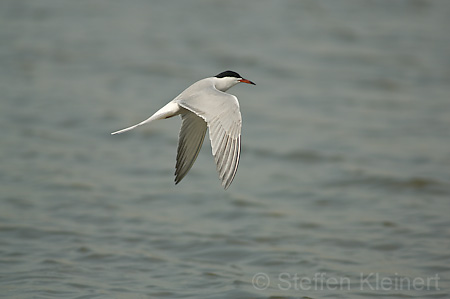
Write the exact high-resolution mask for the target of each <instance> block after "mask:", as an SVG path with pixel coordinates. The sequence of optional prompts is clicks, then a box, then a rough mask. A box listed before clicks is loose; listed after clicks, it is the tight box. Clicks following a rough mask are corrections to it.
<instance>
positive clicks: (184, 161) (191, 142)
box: [175, 111, 207, 184]
mask: <svg viewBox="0 0 450 299" xmlns="http://www.w3.org/2000/svg"><path fill="white" fill-rule="evenodd" d="M181 119H182V122H181V129H180V136H179V140H178V150H177V163H176V165H175V184H178V183H179V182H180V181H181V180H182V179H183V178H184V176H185V175H186V174H187V172H188V171H189V170H190V169H191V167H192V165H193V164H194V162H195V160H196V159H197V156H198V153H199V152H200V149H201V147H202V144H203V140H204V139H205V134H206V128H207V126H206V122H205V121H204V120H203V119H202V118H200V117H198V116H197V115H196V114H194V113H192V112H190V111H186V113H183V114H181Z"/></svg>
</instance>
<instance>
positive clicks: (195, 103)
mask: <svg viewBox="0 0 450 299" xmlns="http://www.w3.org/2000/svg"><path fill="white" fill-rule="evenodd" d="M240 82H242V83H248V84H253V85H255V83H253V82H252V81H250V80H247V79H244V78H242V76H241V75H239V74H238V73H236V72H233V71H225V72H222V73H220V74H218V75H216V76H214V77H209V78H205V79H202V80H200V81H197V82H195V83H194V84H192V85H191V86H189V87H188V88H187V89H185V90H184V91H183V92H182V93H180V94H179V95H178V96H177V97H176V98H175V99H173V100H172V101H170V102H169V103H168V104H167V105H165V106H164V107H162V108H161V109H159V110H158V111H157V112H156V113H155V114H153V115H152V116H150V117H149V118H148V119H146V120H144V121H142V122H140V123H138V124H136V125H134V126H131V127H128V128H125V129H122V130H119V131H116V132H114V133H111V134H112V135H115V134H120V133H123V132H126V131H129V130H132V129H134V128H136V127H138V126H142V125H144V124H147V123H149V122H151V121H154V120H158V119H165V118H169V117H172V116H175V115H178V114H180V115H181V120H182V124H181V129H180V134H179V139H178V151H177V161H176V165H175V184H178V183H179V182H180V181H181V180H182V179H183V178H184V176H185V175H186V174H187V172H188V171H189V169H191V167H192V165H193V164H194V162H195V159H196V158H197V155H198V153H199V151H200V148H201V147H202V144H203V139H204V138H205V134H206V128H209V139H210V140H211V147H212V154H213V156H214V160H215V162H216V167H217V172H218V173H219V178H220V180H221V181H222V186H223V187H224V188H225V189H227V188H228V187H229V186H230V184H231V182H232V181H233V179H234V176H235V175H236V171H237V168H238V164H239V156H240V153H241V127H242V118H241V112H240V111H239V102H238V99H237V98H236V97H235V96H234V95H231V94H228V93H226V92H225V91H227V90H228V89H229V88H231V87H233V86H234V85H236V84H238V83H240Z"/></svg>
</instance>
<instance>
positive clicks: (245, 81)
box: [239, 79, 256, 85]
mask: <svg viewBox="0 0 450 299" xmlns="http://www.w3.org/2000/svg"><path fill="white" fill-rule="evenodd" d="M239 81H240V82H242V83H247V84H252V85H256V84H255V83H253V82H252V81H250V80H247V79H241V80H239Z"/></svg>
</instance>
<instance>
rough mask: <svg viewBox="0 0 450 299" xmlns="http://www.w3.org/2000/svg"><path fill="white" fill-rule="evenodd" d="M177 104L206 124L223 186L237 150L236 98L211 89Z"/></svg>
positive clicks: (229, 179)
mask: <svg viewBox="0 0 450 299" xmlns="http://www.w3.org/2000/svg"><path fill="white" fill-rule="evenodd" d="M178 104H179V105H180V106H182V107H184V108H186V109H188V110H190V111H192V112H194V113H195V114H197V115H198V116H200V117H201V118H203V119H204V120H205V121H206V123H207V124H208V127H209V138H210V140H211V147H212V154H213V156H214V159H215V162H216V168H217V172H218V173H219V178H220V180H221V181H222V186H223V187H224V188H225V189H227V188H228V187H229V186H230V184H231V182H232V181H233V179H234V177H235V175H236V171H237V168H238V164H239V157H240V153H241V127H242V118H241V113H240V111H239V102H238V100H237V98H236V97H235V96H233V95H230V94H227V93H224V92H221V91H218V90H216V89H214V88H211V89H210V90H208V91H207V92H204V93H202V94H201V95H198V94H197V95H195V96H192V97H189V98H187V99H184V100H180V101H179V103H178Z"/></svg>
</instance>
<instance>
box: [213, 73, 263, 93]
mask: <svg viewBox="0 0 450 299" xmlns="http://www.w3.org/2000/svg"><path fill="white" fill-rule="evenodd" d="M214 78H215V79H216V80H215V81H216V84H215V86H216V88H217V89H218V90H221V91H226V90H228V89H229V88H231V87H233V86H234V85H236V84H238V83H247V84H252V85H256V84H255V83H253V82H252V81H250V80H247V79H244V78H242V76H241V75H239V74H238V73H236V72H233V71H225V72H222V73H220V74H218V75H215V76H214Z"/></svg>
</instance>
